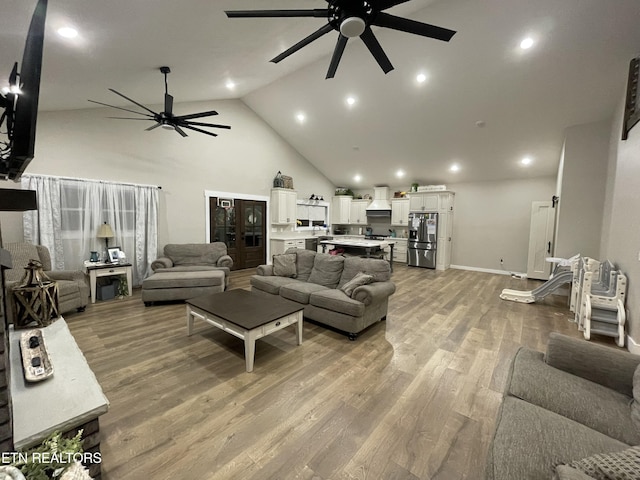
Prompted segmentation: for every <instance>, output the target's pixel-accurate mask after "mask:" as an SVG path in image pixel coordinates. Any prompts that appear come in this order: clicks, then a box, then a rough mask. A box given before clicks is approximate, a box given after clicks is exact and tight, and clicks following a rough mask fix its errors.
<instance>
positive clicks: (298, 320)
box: [186, 290, 303, 372]
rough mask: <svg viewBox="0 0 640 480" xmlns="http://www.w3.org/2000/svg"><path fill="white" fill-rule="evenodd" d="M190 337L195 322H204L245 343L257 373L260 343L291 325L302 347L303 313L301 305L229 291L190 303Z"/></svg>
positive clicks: (249, 361) (249, 364)
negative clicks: (257, 353) (256, 356)
mask: <svg viewBox="0 0 640 480" xmlns="http://www.w3.org/2000/svg"><path fill="white" fill-rule="evenodd" d="M186 304H187V334H188V335H189V336H191V335H192V334H193V322H194V320H196V319H198V320H203V321H205V322H207V323H208V324H209V325H213V326H214V327H217V328H219V329H220V330H222V331H225V332H227V333H230V334H231V335H234V336H236V337H238V338H241V339H242V340H244V358H245V362H246V364H247V372H251V371H253V360H254V357H255V353H256V340H257V339H259V338H262V337H265V336H267V335H269V334H271V333H273V332H277V331H278V330H282V329H283V328H285V327H288V326H289V325H294V326H295V327H296V334H297V337H298V345H302V310H303V307H302V306H301V305H300V304H299V303H295V302H291V301H289V300H285V299H283V298H280V297H277V296H275V295H273V296H268V297H267V296H262V295H256V294H254V293H251V292H250V291H248V290H228V291H226V292H221V293H213V294H209V295H202V296H200V297H196V298H191V299H189V300H186Z"/></svg>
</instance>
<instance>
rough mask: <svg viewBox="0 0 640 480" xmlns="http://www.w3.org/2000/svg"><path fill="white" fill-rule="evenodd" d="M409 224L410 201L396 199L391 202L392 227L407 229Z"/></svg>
mask: <svg viewBox="0 0 640 480" xmlns="http://www.w3.org/2000/svg"><path fill="white" fill-rule="evenodd" d="M408 223H409V199H408V198H394V199H392V200H391V225H393V226H401V227H406V226H407V224H408Z"/></svg>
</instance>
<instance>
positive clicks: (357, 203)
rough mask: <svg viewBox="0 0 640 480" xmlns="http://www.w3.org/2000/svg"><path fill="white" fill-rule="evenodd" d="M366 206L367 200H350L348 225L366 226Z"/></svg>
mask: <svg viewBox="0 0 640 480" xmlns="http://www.w3.org/2000/svg"><path fill="white" fill-rule="evenodd" d="M368 205H369V200H351V208H350V209H349V212H350V213H349V223H350V224H352V225H366V224H367V206H368Z"/></svg>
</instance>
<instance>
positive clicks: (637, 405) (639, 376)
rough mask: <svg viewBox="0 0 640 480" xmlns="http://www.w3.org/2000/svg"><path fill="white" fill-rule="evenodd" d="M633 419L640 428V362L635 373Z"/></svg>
mask: <svg viewBox="0 0 640 480" xmlns="http://www.w3.org/2000/svg"><path fill="white" fill-rule="evenodd" d="M631 420H633V423H634V424H635V427H636V428H637V429H640V364H639V365H638V366H637V367H636V371H635V372H634V373H633V401H632V402H631Z"/></svg>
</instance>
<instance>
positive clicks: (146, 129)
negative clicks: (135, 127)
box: [144, 123, 162, 132]
mask: <svg viewBox="0 0 640 480" xmlns="http://www.w3.org/2000/svg"><path fill="white" fill-rule="evenodd" d="M161 125H162V124H161V123H156V124H155V125H151V126H150V127H149V128H145V129H144V130H145V132H148V131H149V130H153V129H154V128H158V127H159V126H161Z"/></svg>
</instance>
